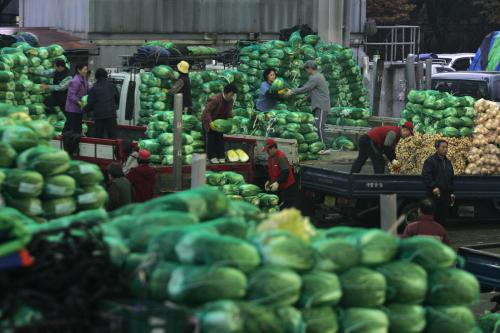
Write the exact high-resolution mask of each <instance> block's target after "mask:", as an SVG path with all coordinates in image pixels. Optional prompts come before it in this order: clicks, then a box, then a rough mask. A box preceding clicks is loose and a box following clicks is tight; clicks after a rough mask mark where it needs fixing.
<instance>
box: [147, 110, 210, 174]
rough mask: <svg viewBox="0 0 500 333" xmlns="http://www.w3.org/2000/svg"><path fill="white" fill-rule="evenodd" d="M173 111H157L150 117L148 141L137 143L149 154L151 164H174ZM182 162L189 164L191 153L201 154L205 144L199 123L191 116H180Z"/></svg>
mask: <svg viewBox="0 0 500 333" xmlns="http://www.w3.org/2000/svg"><path fill="white" fill-rule="evenodd" d="M173 122H174V112H173V111H159V112H155V113H154V115H153V116H152V118H151V120H150V121H149V124H148V126H147V130H146V136H147V137H148V139H145V140H140V141H139V148H140V149H147V150H149V152H150V153H151V163H154V164H163V165H172V164H173V163H174V157H173V154H174V134H173V130H172V129H173ZM182 130H183V133H182V160H183V164H191V162H192V158H193V156H192V155H193V153H203V152H204V151H205V142H204V140H203V135H202V132H201V123H200V121H199V120H198V119H197V118H196V117H195V116H193V115H183V116H182Z"/></svg>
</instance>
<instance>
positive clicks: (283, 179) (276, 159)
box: [263, 139, 297, 208]
mask: <svg viewBox="0 0 500 333" xmlns="http://www.w3.org/2000/svg"><path fill="white" fill-rule="evenodd" d="M263 151H265V152H267V154H268V155H269V158H268V160H267V170H268V174H269V177H268V178H269V180H268V181H267V182H266V184H265V186H264V187H265V189H266V191H268V192H274V193H277V194H278V196H279V198H280V205H281V208H289V207H293V206H295V199H296V192H297V184H296V182H295V177H294V175H293V169H292V167H291V166H290V162H289V161H288V158H287V157H286V155H285V153H284V152H282V151H281V150H279V149H278V145H277V143H276V141H274V140H273V139H267V140H266V144H265V146H264V149H263Z"/></svg>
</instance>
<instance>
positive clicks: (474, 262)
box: [458, 243, 500, 289]
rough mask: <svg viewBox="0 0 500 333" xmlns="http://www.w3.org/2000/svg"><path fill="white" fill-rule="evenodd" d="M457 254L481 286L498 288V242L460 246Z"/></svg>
mask: <svg viewBox="0 0 500 333" xmlns="http://www.w3.org/2000/svg"><path fill="white" fill-rule="evenodd" d="M458 254H459V255H460V256H461V257H462V258H463V259H464V260H465V269H466V270H467V271H469V272H470V273H472V274H474V275H475V276H476V278H477V279H478V280H479V282H480V283H481V286H482V287H483V288H495V289H498V288H500V243H494V244H481V245H470V246H462V247H460V248H459V249H458Z"/></svg>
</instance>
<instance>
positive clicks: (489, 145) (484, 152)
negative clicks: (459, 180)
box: [465, 99, 500, 175]
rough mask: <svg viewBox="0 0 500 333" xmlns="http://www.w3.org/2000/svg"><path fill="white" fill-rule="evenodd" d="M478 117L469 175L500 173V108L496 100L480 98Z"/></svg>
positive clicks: (476, 107)
mask: <svg viewBox="0 0 500 333" xmlns="http://www.w3.org/2000/svg"><path fill="white" fill-rule="evenodd" d="M475 109H476V119H475V127H474V131H473V138H472V148H471V150H470V152H469V156H468V161H469V164H468V165H467V168H466V169H465V173H466V174H469V175H491V174H499V173H500V148H499V145H500V108H499V106H498V105H497V103H495V102H491V101H487V100H484V99H480V100H479V101H477V102H476V105H475Z"/></svg>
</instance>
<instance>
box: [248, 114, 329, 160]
mask: <svg viewBox="0 0 500 333" xmlns="http://www.w3.org/2000/svg"><path fill="white" fill-rule="evenodd" d="M278 107H283V108H286V105H284V104H279V105H278ZM314 124H315V121H314V116H313V115H312V114H311V113H309V112H290V111H288V110H286V109H281V110H271V111H269V112H267V113H259V114H258V115H257V124H256V129H255V130H254V131H253V135H257V136H270V137H275V138H283V139H295V140H297V143H298V144H299V149H298V150H299V159H300V160H301V161H307V160H317V159H318V152H319V151H320V150H322V149H324V147H325V145H324V144H323V143H322V142H321V141H320V138H319V135H318V132H317V129H316V127H315V125H314Z"/></svg>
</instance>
